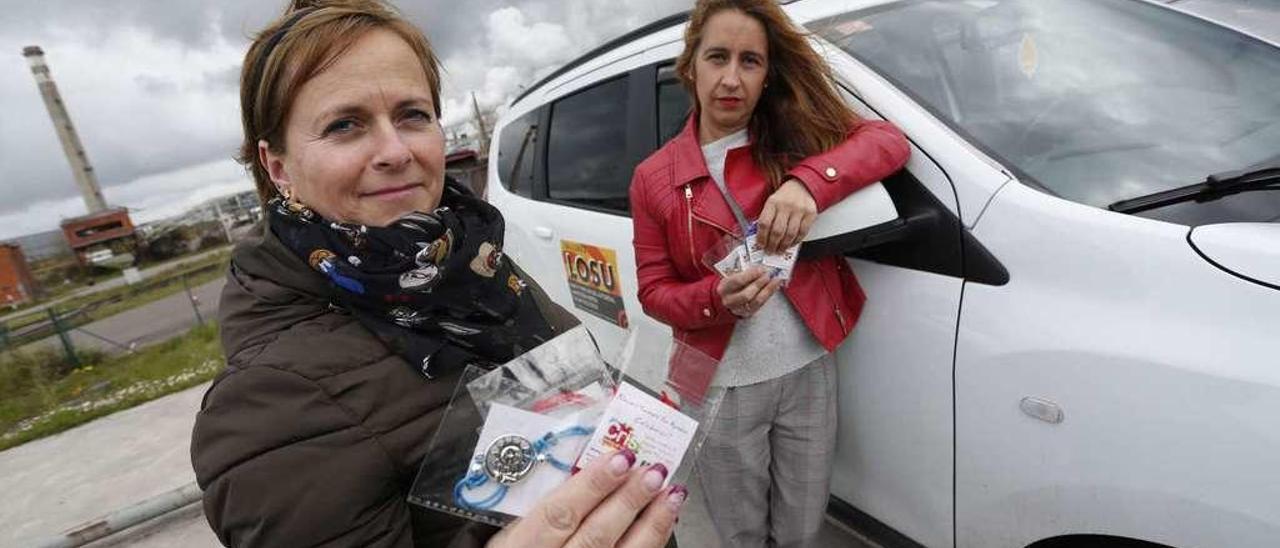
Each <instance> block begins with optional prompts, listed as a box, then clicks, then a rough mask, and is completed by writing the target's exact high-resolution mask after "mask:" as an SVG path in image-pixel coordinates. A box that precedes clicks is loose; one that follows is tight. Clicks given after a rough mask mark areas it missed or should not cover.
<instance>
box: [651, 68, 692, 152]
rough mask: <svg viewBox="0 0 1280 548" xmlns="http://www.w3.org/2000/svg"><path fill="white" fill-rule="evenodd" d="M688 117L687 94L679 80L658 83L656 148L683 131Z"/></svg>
mask: <svg viewBox="0 0 1280 548" xmlns="http://www.w3.org/2000/svg"><path fill="white" fill-rule="evenodd" d="M688 117H689V93H688V92H686V91H685V90H684V86H683V85H681V84H680V81H679V80H665V81H659V82H658V146H662V145H663V144H664V143H666V142H667V141H670V140H671V138H672V137H675V136H676V135H678V134H679V133H680V130H682V129H684V122H685V120H686V119H687V118H688Z"/></svg>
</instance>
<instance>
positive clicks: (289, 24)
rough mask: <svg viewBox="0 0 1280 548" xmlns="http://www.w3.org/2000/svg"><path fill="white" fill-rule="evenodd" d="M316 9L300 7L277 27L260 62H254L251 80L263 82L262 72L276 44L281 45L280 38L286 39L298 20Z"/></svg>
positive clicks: (263, 51) (259, 83) (259, 59)
mask: <svg viewBox="0 0 1280 548" xmlns="http://www.w3.org/2000/svg"><path fill="white" fill-rule="evenodd" d="M314 11H316V8H314V7H310V8H303V9H300V10H298V11H296V12H294V14H293V15H291V16H289V20H287V21H285V22H284V24H283V25H280V28H278V29H276V32H275V34H272V35H271V38H270V39H268V40H267V45H266V47H264V48H263V49H262V54H261V55H259V56H258V62H257V63H254V67H253V79H252V80H250V82H255V83H257V84H258V85H259V86H261V85H262V84H263V82H262V73H263V71H265V70H267V60H268V59H270V58H271V53H272V52H274V51H275V50H276V46H278V45H280V40H283V39H284V35H285V34H287V33H288V32H289V29H292V28H293V26H294V25H296V24H298V21H301V20H302V18H303V17H306V16H307V15H310V14H311V12H314Z"/></svg>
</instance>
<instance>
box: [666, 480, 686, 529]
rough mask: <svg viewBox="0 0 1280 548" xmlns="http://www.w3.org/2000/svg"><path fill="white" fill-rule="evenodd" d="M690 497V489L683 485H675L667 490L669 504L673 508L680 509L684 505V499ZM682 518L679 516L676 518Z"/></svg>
mask: <svg viewBox="0 0 1280 548" xmlns="http://www.w3.org/2000/svg"><path fill="white" fill-rule="evenodd" d="M688 498H689V490H688V489H687V488H685V486H683V485H673V486H671V490H670V491H668V492H667V504H670V505H671V507H672V508H674V509H676V510H679V509H680V507H681V506H683V505H684V501H685V500H686V499H688ZM676 520H677V521H679V520H680V518H679V517H677V518H676Z"/></svg>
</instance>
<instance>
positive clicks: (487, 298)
mask: <svg viewBox="0 0 1280 548" xmlns="http://www.w3.org/2000/svg"><path fill="white" fill-rule="evenodd" d="M267 211H268V214H269V215H270V221H269V222H270V225H271V230H272V231H273V232H274V233H275V234H276V236H277V237H278V238H280V240H281V241H282V242H284V245H285V247H287V248H289V249H290V250H292V251H293V252H294V254H296V255H297V256H298V257H300V258H302V260H303V261H305V262H306V263H307V264H309V265H311V268H314V269H315V270H317V271H318V272H320V273H321V274H323V275H324V276H325V277H327V278H328V279H329V281H330V283H331V284H332V285H333V287H334V294H333V298H334V301H335V302H334V304H335V305H336V306H339V307H341V308H343V309H346V310H348V311H351V312H352V313H354V314H355V315H356V318H357V320H359V321H360V323H361V324H362V325H364V326H365V327H366V328H368V329H369V330H370V331H373V333H374V334H376V335H377V336H378V337H379V338H380V339H382V340H383V341H384V342H386V343H387V344H388V345H389V346H390V347H391V348H392V349H393V350H394V351H395V352H396V353H397V354H399V355H401V356H403V357H404V358H405V359H406V360H408V361H409V363H410V364H411V365H413V366H414V367H417V368H420V370H421V371H422V374H424V375H426V376H427V378H432V377H435V376H439V375H441V374H446V373H448V372H452V371H455V370H458V369H460V368H461V367H464V366H466V365H470V364H476V365H482V366H489V367H492V366H494V365H497V364H502V363H505V362H507V361H509V360H510V359H512V358H514V357H516V356H518V355H520V354H523V353H525V352H526V351H528V350H531V349H532V348H534V347H536V346H538V345H539V344H542V343H543V342H545V341H547V340H549V339H551V338H552V337H554V331H553V330H552V328H551V326H550V325H549V324H548V322H547V320H546V319H545V318H544V317H543V315H542V313H541V312H540V311H539V309H538V307H537V304H536V303H535V302H534V300H533V297H532V291H526V289H527V285H526V283H525V281H524V280H523V279H522V277H521V276H522V275H523V274H522V273H520V272H519V271H518V270H517V269H516V268H515V266H514V265H512V264H511V262H510V261H509V260H507V259H506V258H505V257H504V256H503V254H502V238H503V230H504V223H503V220H502V214H501V213H499V212H498V210H497V209H496V208H494V207H493V206H491V205H489V204H488V203H486V202H484V201H483V200H480V199H478V198H476V197H475V196H473V195H472V194H471V193H470V191H469V190H468V189H466V188H465V187H463V186H462V185H460V184H458V183H457V182H455V181H452V180H449V179H446V182H445V187H444V191H443V195H442V196H441V201H440V207H438V208H437V209H436V210H435V211H433V212H431V213H421V212H415V213H410V214H408V215H406V216H404V217H403V218H401V219H400V220H398V221H395V222H394V223H391V225H389V226H386V227H372V226H364V225H358V224H348V223H337V222H332V221H328V220H325V219H323V218H321V217H320V216H319V215H317V214H316V213H315V212H314V211H312V210H310V209H308V208H307V207H305V206H303V205H301V204H299V203H297V202H292V201H284V200H282V199H279V198H277V199H275V200H272V201H271V202H269V203H268V204H267Z"/></svg>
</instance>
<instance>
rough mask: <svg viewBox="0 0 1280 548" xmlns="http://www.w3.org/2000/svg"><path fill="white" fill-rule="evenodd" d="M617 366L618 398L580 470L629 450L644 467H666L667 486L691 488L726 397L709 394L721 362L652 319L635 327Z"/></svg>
mask: <svg viewBox="0 0 1280 548" xmlns="http://www.w3.org/2000/svg"><path fill="white" fill-rule="evenodd" d="M614 361H615V362H616V363H620V364H622V376H621V378H620V379H619V380H618V384H617V394H616V395H615V396H614V398H613V399H612V400H610V401H609V403H608V405H607V406H606V407H605V409H604V411H603V414H602V416H601V417H600V422H599V425H598V426H597V428H596V430H595V432H594V433H593V434H592V436H591V440H590V441H589V442H587V446H586V449H585V450H584V452H583V454H582V458H581V459H580V461H579V463H578V464H579V466H586V465H587V464H589V463H590V462H591V461H593V460H594V459H596V458H599V457H601V456H604V455H608V454H610V453H612V452H613V451H617V450H620V449H630V450H631V451H633V452H635V454H636V456H637V458H638V462H639V463H640V464H641V465H652V464H662V465H663V466H665V467H666V469H667V470H668V472H669V474H668V476H667V482H668V483H670V482H672V481H675V482H678V483H688V481H689V480H690V478H691V476H692V471H693V465H694V460H695V459H696V457H697V454H698V451H699V450H700V449H701V448H702V442H703V441H704V440H705V439H706V433H707V429H708V428H709V427H710V425H711V423H712V421H714V420H715V416H716V411H717V409H718V408H719V405H720V399H721V397H723V391H712V392H708V390H707V388H708V385H709V384H710V382H711V378H712V377H713V376H714V375H715V369H716V367H717V365H718V361H717V360H715V359H714V358H711V357H710V356H707V355H706V354H703V353H702V352H699V351H698V350H696V349H694V348H692V347H690V346H688V345H685V344H684V343H681V342H679V341H677V340H675V339H673V338H672V337H671V335H670V331H669V330H667V329H666V328H665V327H663V326H658V325H657V324H654V323H653V322H651V321H648V320H646V321H641V322H636V324H635V325H634V326H633V327H632V329H631V331H630V333H629V334H628V337H627V342H626V343H625V344H624V346H623V348H622V349H621V351H620V352H619V357H618V358H617V359H616V360H614Z"/></svg>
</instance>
